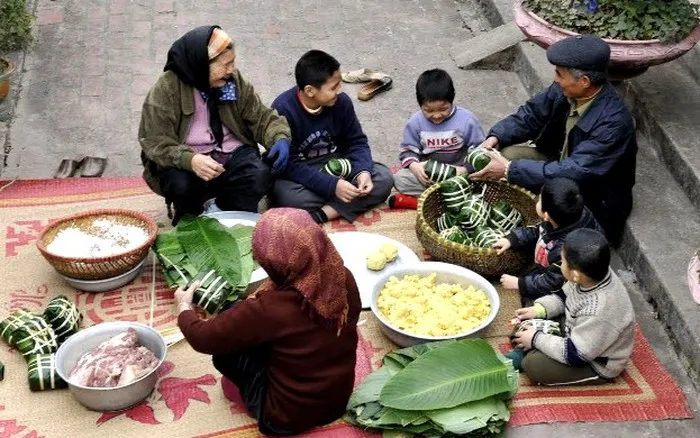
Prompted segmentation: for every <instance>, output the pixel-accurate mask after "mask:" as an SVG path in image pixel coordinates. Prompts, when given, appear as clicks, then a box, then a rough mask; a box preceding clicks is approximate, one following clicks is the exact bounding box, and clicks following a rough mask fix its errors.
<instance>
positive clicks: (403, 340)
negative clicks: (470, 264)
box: [371, 262, 501, 347]
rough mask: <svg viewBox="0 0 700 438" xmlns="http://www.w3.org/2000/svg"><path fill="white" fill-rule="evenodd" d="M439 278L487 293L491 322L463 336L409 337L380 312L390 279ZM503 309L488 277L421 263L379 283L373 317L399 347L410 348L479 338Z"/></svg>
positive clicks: (388, 275) (392, 273)
mask: <svg viewBox="0 0 700 438" xmlns="http://www.w3.org/2000/svg"><path fill="white" fill-rule="evenodd" d="M433 272H434V273H436V274H437V283H438V284H440V283H453V284H459V285H461V286H462V287H465V288H466V287H469V286H471V285H474V287H476V288H477V289H481V290H483V291H484V293H486V296H487V297H488V299H489V300H490V301H491V313H489V316H488V318H486V320H484V322H482V323H481V324H480V325H479V326H477V327H476V328H474V329H473V330H470V331H468V332H464V333H460V334H457V335H452V336H423V335H416V334H413V333H408V332H406V331H404V330H402V329H400V328H398V327H396V326H394V325H393V324H391V323H390V322H389V321H388V320H387V319H386V318H385V317H384V316H383V315H382V314H381V312H380V311H379V309H378V307H377V298H378V297H379V293H380V292H381V290H382V288H384V285H385V284H386V282H387V281H389V278H391V277H392V276H396V277H399V278H400V277H403V276H405V275H415V274H418V275H420V276H421V277H425V276H428V275H429V274H431V273H433ZM500 306H501V299H500V298H499V296H498V292H497V291H496V288H495V287H493V285H492V284H491V283H490V282H489V281H488V280H487V279H485V278H484V277H482V276H481V275H479V274H477V273H476V272H474V271H470V270H469V269H467V268H463V267H461V266H456V265H452V264H449V263H442V262H418V263H415V264H409V265H403V266H399V267H396V268H394V269H390V270H388V271H386V272H385V273H384V275H382V277H381V278H379V279H378V280H377V283H376V284H375V286H374V290H373V291H372V306H371V308H372V313H374V316H375V317H376V318H377V319H378V320H379V326H380V328H381V329H382V332H384V334H385V335H386V336H387V337H388V338H389V339H391V340H392V341H393V342H394V343H395V344H397V345H399V346H401V347H409V346H411V345H416V344H422V343H425V342H434V341H443V340H446V339H463V338H467V337H470V336H474V335H476V334H477V333H478V332H479V331H481V330H483V329H484V328H486V327H487V326H488V325H489V324H491V322H493V320H494V318H496V314H498V309H499V308H500Z"/></svg>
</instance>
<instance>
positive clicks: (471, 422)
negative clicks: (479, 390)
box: [425, 397, 510, 435]
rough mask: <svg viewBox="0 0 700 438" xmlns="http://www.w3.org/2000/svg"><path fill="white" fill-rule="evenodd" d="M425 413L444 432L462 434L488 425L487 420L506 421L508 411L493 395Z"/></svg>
mask: <svg viewBox="0 0 700 438" xmlns="http://www.w3.org/2000/svg"><path fill="white" fill-rule="evenodd" d="M425 415H426V416H427V417H428V418H430V420H431V421H433V422H434V423H435V424H437V425H438V426H440V427H441V428H442V429H444V430H445V431H446V432H450V433H454V434H456V435H463V434H467V433H469V432H472V431H475V430H477V429H481V428H485V427H488V425H489V420H491V419H495V420H501V421H508V420H509V419H510V411H508V408H507V407H506V404H505V402H503V401H502V400H498V399H496V398H493V397H488V398H485V399H483V400H477V401H473V402H469V403H465V404H463V405H459V406H456V407H453V408H449V409H440V410H434V411H426V412H425Z"/></svg>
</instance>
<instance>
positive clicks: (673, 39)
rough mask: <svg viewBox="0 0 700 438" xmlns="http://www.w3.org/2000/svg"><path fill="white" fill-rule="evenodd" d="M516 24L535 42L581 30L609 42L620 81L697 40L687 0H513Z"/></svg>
mask: <svg viewBox="0 0 700 438" xmlns="http://www.w3.org/2000/svg"><path fill="white" fill-rule="evenodd" d="M514 12H515V22H516V24H517V25H518V27H519V28H520V30H521V31H522V32H523V33H524V34H525V35H526V36H527V37H528V39H529V40H531V41H533V42H534V43H536V44H537V45H539V46H541V47H543V48H545V49H546V48H547V47H549V46H550V45H552V44H553V43H555V42H557V41H559V40H561V39H564V38H567V37H569V36H571V35H576V34H580V33H586V34H595V35H598V36H600V37H601V38H603V39H604V40H605V41H606V42H607V43H608V44H609V45H610V50H611V53H610V76H611V79H613V80H619V79H625V78H629V77H632V76H636V75H638V74H641V73H643V72H644V71H646V70H647V68H649V66H652V65H658V64H662V63H664V62H668V61H671V60H673V59H676V58H678V57H679V56H681V55H683V54H684V53H686V52H687V51H688V50H690V49H692V48H693V46H695V44H696V43H697V42H698V40H700V16H699V14H698V6H697V5H694V4H691V3H690V2H689V1H688V0H517V1H516V3H515V6H514Z"/></svg>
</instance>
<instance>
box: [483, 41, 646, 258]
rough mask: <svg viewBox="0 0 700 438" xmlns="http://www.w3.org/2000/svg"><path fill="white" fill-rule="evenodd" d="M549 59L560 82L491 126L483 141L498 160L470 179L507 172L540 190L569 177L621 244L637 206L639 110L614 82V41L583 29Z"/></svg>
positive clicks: (492, 177) (493, 159)
mask: <svg viewBox="0 0 700 438" xmlns="http://www.w3.org/2000/svg"><path fill="white" fill-rule="evenodd" d="M547 59H548V60H549V62H550V63H552V64H553V65H554V66H555V73H554V83H553V84H552V85H550V86H549V87H548V88H547V89H546V90H544V91H542V92H541V93H539V94H537V95H536V96H534V97H532V98H531V99H530V100H528V101H527V102H526V103H525V104H524V105H523V106H521V107H520V108H518V111H517V112H516V113H515V114H512V115H511V116H509V117H507V118H505V119H504V120H501V121H500V122H498V123H497V124H496V125H495V126H494V127H493V128H491V131H490V132H489V134H488V135H487V138H486V140H485V141H484V142H483V143H482V146H484V147H486V148H488V149H491V151H490V152H488V154H489V155H490V156H491V162H490V163H489V165H488V166H487V167H486V168H484V169H483V170H481V171H480V172H476V173H473V174H472V175H471V178H473V179H475V180H479V179H481V180H498V179H501V178H505V179H506V180H507V181H508V182H509V183H512V184H516V185H519V186H522V187H525V188H527V189H529V190H531V191H533V192H535V193H538V192H539V190H540V188H541V187H542V185H543V184H544V182H545V180H546V179H548V178H555V177H564V178H570V179H572V180H574V181H576V182H577V183H578V184H579V187H580V189H581V193H582V194H583V197H584V201H585V204H586V205H587V206H588V208H589V209H590V210H591V211H592V212H593V215H594V216H595V218H596V219H597V220H598V222H599V223H600V225H601V226H602V227H603V229H604V230H605V232H606V234H607V237H608V239H609V240H610V241H611V242H612V243H613V244H615V245H617V244H618V243H619V239H620V236H621V234H622V230H623V228H624V224H625V220H626V219H627V216H629V213H630V211H631V209H632V186H633V185H634V176H635V166H636V154H637V140H636V136H635V130H634V122H633V119H632V115H631V114H630V112H629V110H628V109H627V107H626V106H625V104H624V102H623V101H622V99H621V98H620V96H619V95H618V94H617V92H616V91H615V89H614V87H613V86H612V84H610V83H609V82H608V80H607V74H606V72H607V66H608V62H609V60H610V47H609V46H608V45H607V43H605V42H604V41H603V40H601V39H600V38H598V37H597V36H593V35H578V36H573V37H569V38H567V39H564V40H562V41H559V42H557V43H555V44H553V45H552V46H550V47H549V49H548V50H547ZM528 141H529V142H530V144H528V145H519V146H512V145H517V144H519V143H525V142H528ZM499 150H500V153H499V152H498V151H499Z"/></svg>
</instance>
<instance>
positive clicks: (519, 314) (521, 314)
mask: <svg viewBox="0 0 700 438" xmlns="http://www.w3.org/2000/svg"><path fill="white" fill-rule="evenodd" d="M515 317H516V318H518V319H519V320H520V321H525V320H528V319H535V318H536V317H537V312H536V311H535V307H534V306H533V307H523V308H521V309H518V310H516V311H515Z"/></svg>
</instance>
